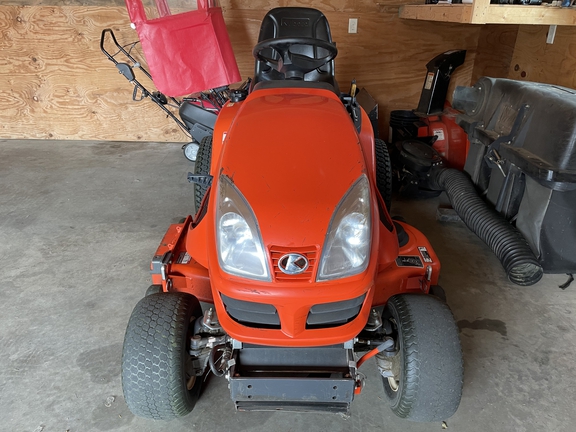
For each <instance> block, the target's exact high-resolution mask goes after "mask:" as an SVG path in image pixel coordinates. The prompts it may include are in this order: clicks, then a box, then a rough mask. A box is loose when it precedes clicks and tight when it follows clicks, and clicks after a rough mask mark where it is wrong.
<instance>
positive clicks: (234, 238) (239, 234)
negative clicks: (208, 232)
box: [216, 175, 270, 281]
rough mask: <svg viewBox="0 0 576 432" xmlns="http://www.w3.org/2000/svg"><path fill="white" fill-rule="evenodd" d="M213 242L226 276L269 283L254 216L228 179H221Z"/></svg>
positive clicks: (266, 262)
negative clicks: (215, 241)
mask: <svg viewBox="0 0 576 432" xmlns="http://www.w3.org/2000/svg"><path fill="white" fill-rule="evenodd" d="M218 192H219V193H218V208H217V212H216V238H217V245H218V261H219V263H220V268H222V270H224V271H225V272H226V273H230V274H233V275H237V276H242V277H246V278H250V279H258V280H265V281H270V271H269V269H268V261H267V260H266V255H265V253H264V246H263V243H262V238H261V236H260V230H259V229H258V222H257V221H256V216H255V215H254V212H253V211H252V209H251V208H250V204H248V201H246V199H245V198H244V197H243V196H242V194H241V193H240V191H239V190H238V189H237V188H236V186H234V184H233V183H232V182H231V181H230V179H229V178H228V177H227V176H224V175H222V176H220V181H219V191H218Z"/></svg>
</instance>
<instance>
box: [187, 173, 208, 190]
mask: <svg viewBox="0 0 576 432" xmlns="http://www.w3.org/2000/svg"><path fill="white" fill-rule="evenodd" d="M212 180H214V177H213V176H211V175H210V174H206V175H196V174H192V173H188V181H189V182H190V183H196V184H199V185H201V186H205V187H209V186H212Z"/></svg>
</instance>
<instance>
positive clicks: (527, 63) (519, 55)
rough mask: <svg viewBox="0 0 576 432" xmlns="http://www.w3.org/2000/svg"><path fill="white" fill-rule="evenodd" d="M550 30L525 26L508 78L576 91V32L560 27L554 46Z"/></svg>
mask: <svg viewBox="0 0 576 432" xmlns="http://www.w3.org/2000/svg"><path fill="white" fill-rule="evenodd" d="M548 30H549V27H548V26H522V27H521V28H520V30H519V31H518V37H517V41H516V46H515V49H514V55H513V56H512V61H511V63H510V68H509V73H508V76H509V77H510V78H513V79H519V80H526V81H537V82H543V83H548V84H557V85H561V86H565V87H570V88H576V28H575V27H558V28H557V31H556V37H555V38H554V43H553V44H547V43H546V36H547V35H548Z"/></svg>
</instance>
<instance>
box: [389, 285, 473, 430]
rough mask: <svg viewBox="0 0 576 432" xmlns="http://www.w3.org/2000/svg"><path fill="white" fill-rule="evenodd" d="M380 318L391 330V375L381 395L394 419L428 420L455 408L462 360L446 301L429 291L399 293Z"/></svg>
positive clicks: (454, 324)
mask: <svg viewBox="0 0 576 432" xmlns="http://www.w3.org/2000/svg"><path fill="white" fill-rule="evenodd" d="M384 317H385V318H387V319H389V320H390V321H391V324H392V327H393V328H394V329H395V330H396V336H397V337H396V339H397V344H398V353H397V354H396V355H395V356H394V357H393V359H392V361H393V362H397V363H396V367H393V370H396V371H397V375H395V376H394V378H383V379H382V380H383V383H384V393H385V395H386V398H387V399H388V401H389V402H390V407H391V408H392V411H393V412H394V413H395V414H396V415H397V416H399V417H402V418H405V419H408V420H413V421H420V422H432V421H441V420H445V419H447V418H448V417H450V416H452V415H453V414H454V413H455V412H456V410H457V409H458V405H459V404H460V398H461V396H462V382H463V372H464V370H463V364H462V349H461V347H460V339H459V337H458V327H457V326H456V322H455V321H454V317H453V316H452V312H451V311H450V309H449V308H448V305H447V304H446V303H444V302H442V301H441V300H439V299H437V298H436V297H433V296H430V295H422V294H421V295H418V294H401V295H396V296H394V297H392V298H390V299H389V300H388V304H387V305H386V309H385V311H384Z"/></svg>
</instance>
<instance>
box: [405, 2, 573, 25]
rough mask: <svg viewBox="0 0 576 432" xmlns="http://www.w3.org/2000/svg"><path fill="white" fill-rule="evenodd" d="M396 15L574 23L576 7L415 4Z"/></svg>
mask: <svg viewBox="0 0 576 432" xmlns="http://www.w3.org/2000/svg"><path fill="white" fill-rule="evenodd" d="M399 15H400V18H405V19H416V20H424V21H442V22H455V23H465V24H536V25H566V26H573V25H576V8H560V7H551V6H543V5H540V6H524V5H491V4H490V1H489V0H474V3H472V4H454V5H453V4H426V5H423V4H419V5H404V6H401V7H400V13H399Z"/></svg>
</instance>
